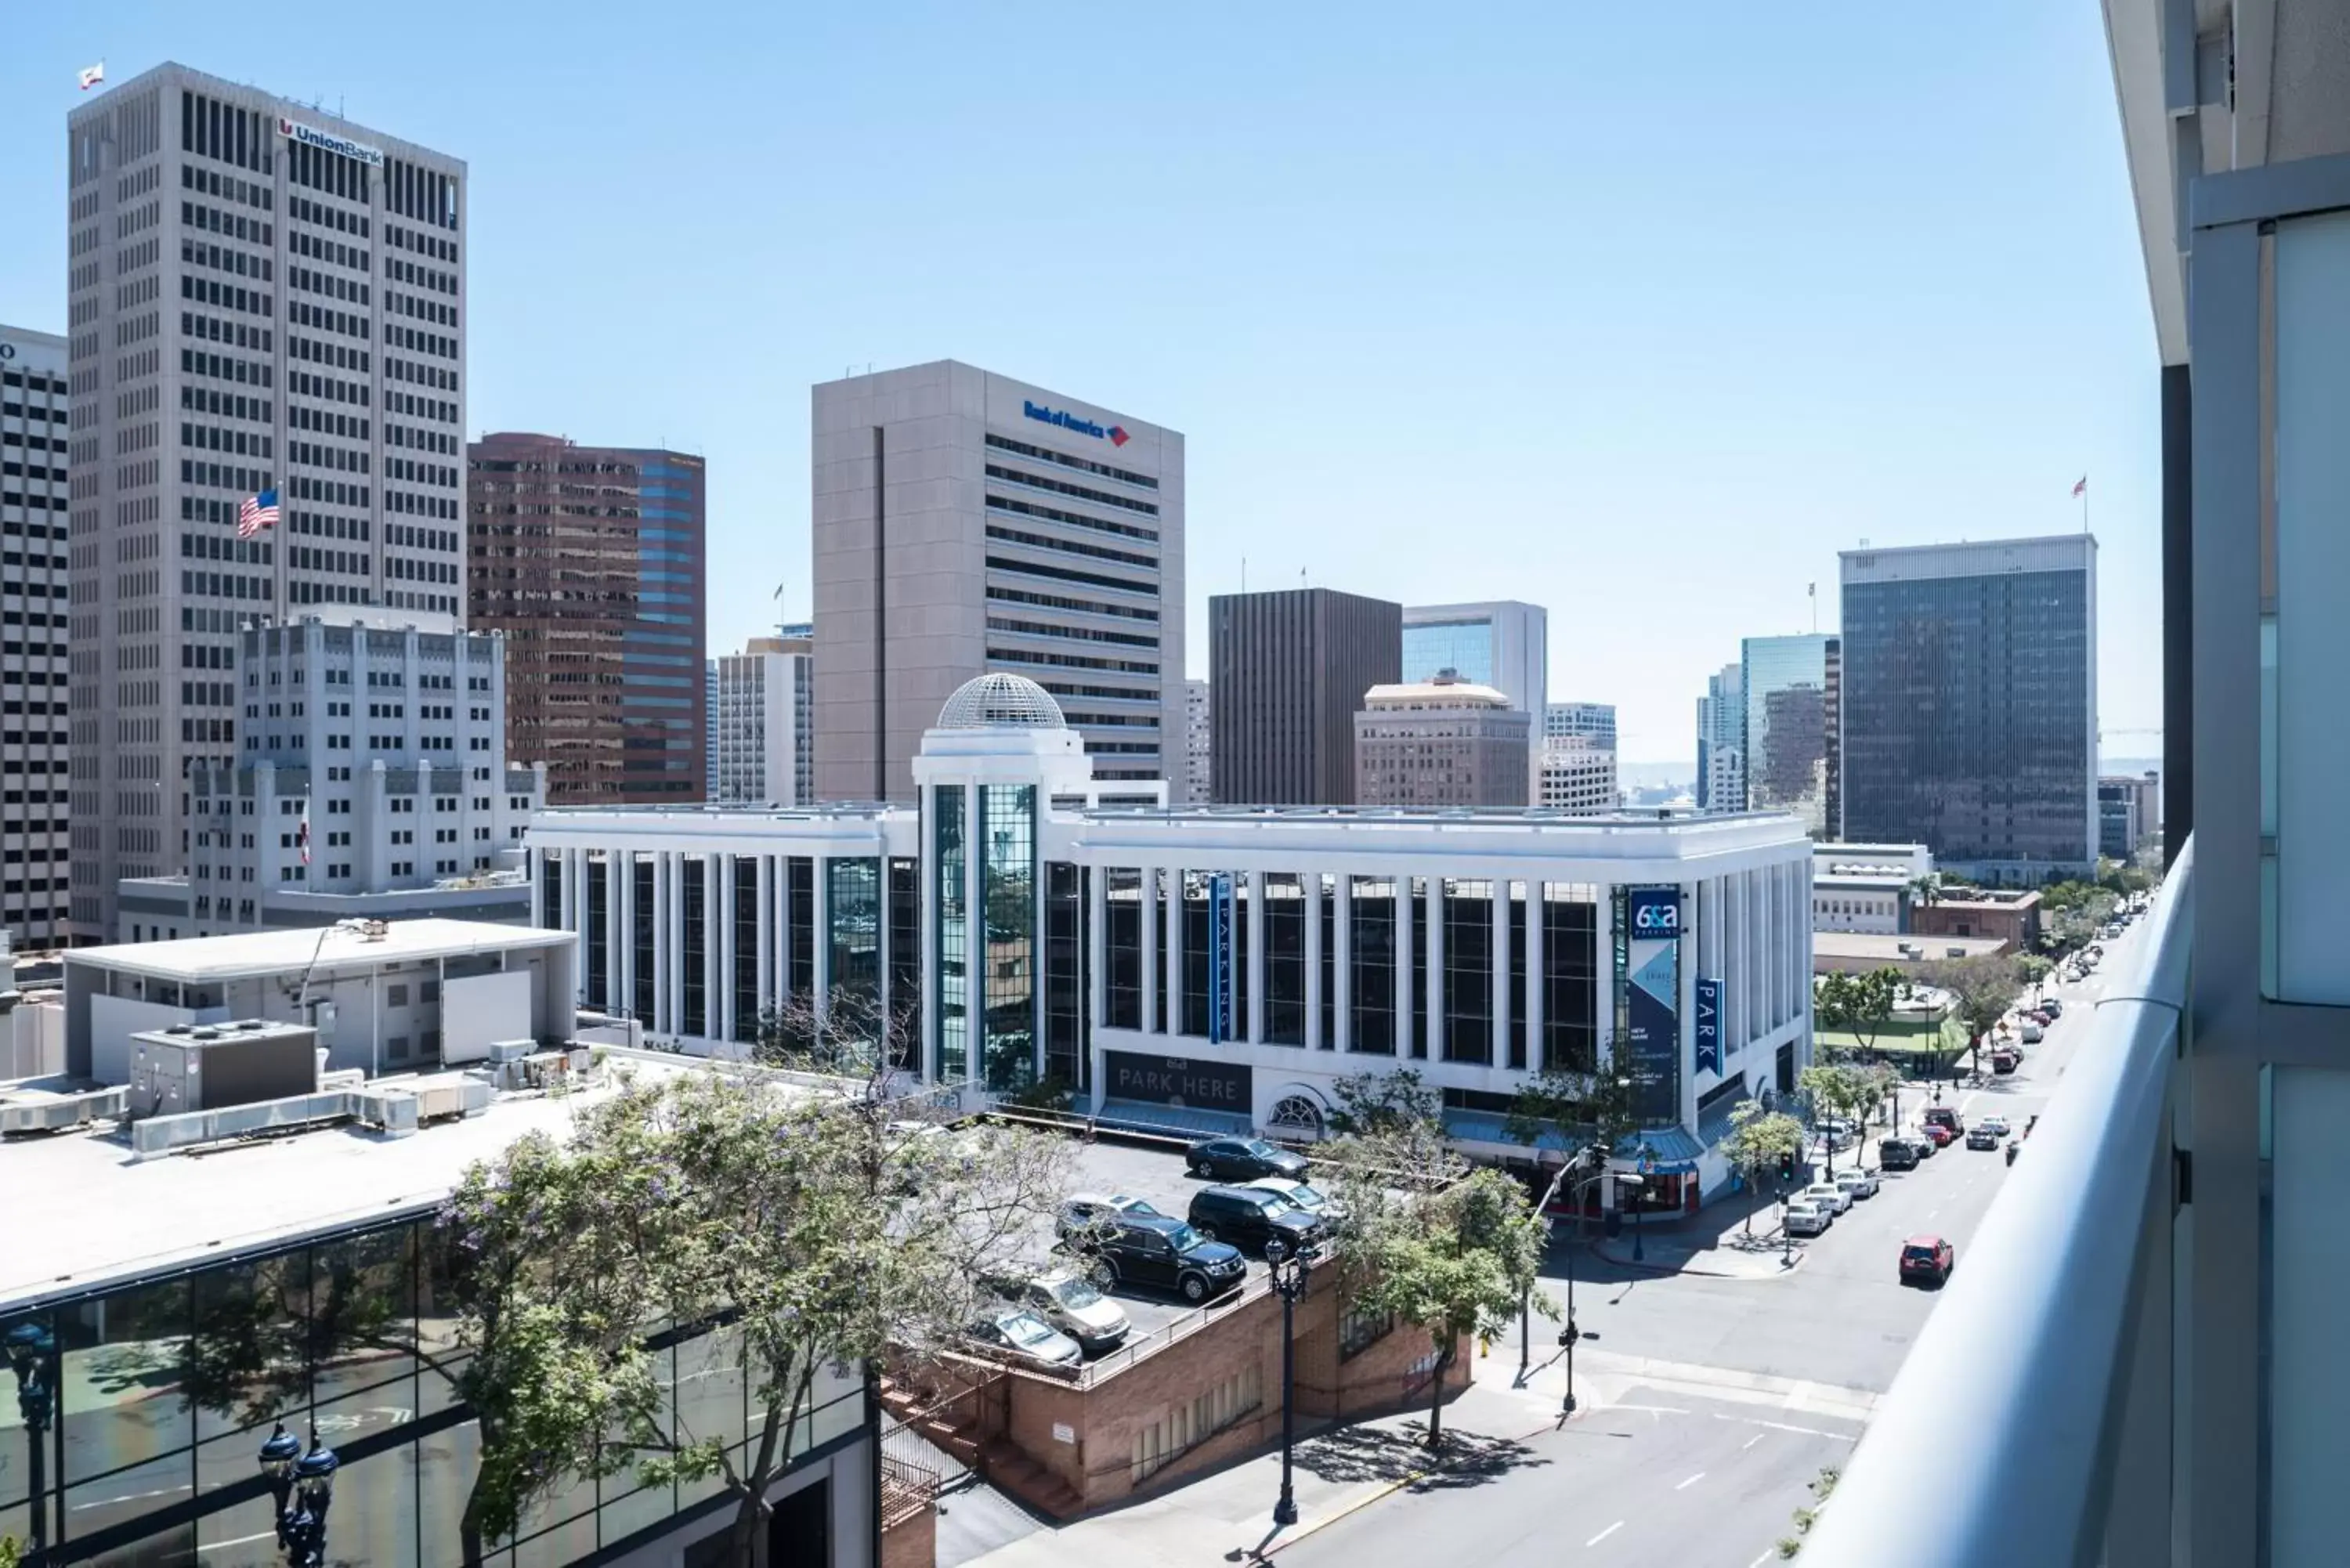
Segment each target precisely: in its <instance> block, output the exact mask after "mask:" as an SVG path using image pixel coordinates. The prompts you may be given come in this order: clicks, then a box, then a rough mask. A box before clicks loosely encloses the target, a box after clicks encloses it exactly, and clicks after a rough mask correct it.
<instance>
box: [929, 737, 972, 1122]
mask: <svg viewBox="0 0 2350 1568" xmlns="http://www.w3.org/2000/svg"><path fill="white" fill-rule="evenodd" d="M962 805H963V792H962V785H961V784H946V785H942V786H941V787H940V788H938V789H934V790H932V791H931V817H932V827H931V831H932V833H933V834H934V835H935V836H936V842H935V844H934V846H933V849H932V856H931V862H932V864H933V865H934V866H935V867H937V869H938V878H939V897H938V911H939V912H938V943H939V971H938V972H939V1034H938V1045H937V1054H936V1056H935V1057H934V1058H933V1059H932V1061H931V1076H933V1077H934V1078H936V1079H938V1080H939V1081H940V1082H941V1083H946V1084H959V1083H962V1081H963V1079H964V1078H965V1077H966V1076H968V1075H969V1057H968V1055H967V1052H968V1049H969V1046H970V1040H971V1036H970V1034H969V1033H968V1032H967V1029H968V1025H969V1023H970V1018H971V1005H970V1000H969V999H970V992H969V990H968V988H967V986H966V983H965V982H966V981H967V980H968V979H969V971H968V969H967V968H966V967H965V966H966V963H967V962H968V959H969V954H968V952H967V949H968V948H969V946H970V943H971V928H970V918H971V916H970V910H969V909H968V908H966V906H967V905H968V903H969V901H970V900H969V899H968V898H967V897H966V896H965V893H964V888H963V865H964V862H963V855H964V853H965V851H964V847H963V844H964V839H963V810H962Z"/></svg>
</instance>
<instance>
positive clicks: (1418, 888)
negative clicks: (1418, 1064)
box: [1411, 877, 1429, 1057]
mask: <svg viewBox="0 0 2350 1568" xmlns="http://www.w3.org/2000/svg"><path fill="white" fill-rule="evenodd" d="M1411 961H1412V962H1413V963H1415V964H1417V965H1418V966H1419V983H1418V984H1417V985H1415V986H1413V987H1412V1004H1411V1054H1413V1055H1415V1056H1419V1057H1425V1056H1427V1054H1428V996H1429V988H1428V878H1427V877H1413V878H1412V879H1411Z"/></svg>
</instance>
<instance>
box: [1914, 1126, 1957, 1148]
mask: <svg viewBox="0 0 2350 1568" xmlns="http://www.w3.org/2000/svg"><path fill="white" fill-rule="evenodd" d="M1958 1136H1959V1135H1958V1134H1956V1133H1954V1132H1952V1131H1951V1130H1950V1128H1949V1127H1944V1126H1943V1125H1942V1124H1941V1123H1939V1122H1928V1123H1927V1124H1926V1125H1925V1126H1924V1127H1919V1128H1918V1137H1924V1138H1931V1139H1932V1140H1933V1143H1934V1147H1936V1148H1948V1147H1950V1145H1951V1143H1952V1142H1954V1141H1955V1140H1956V1139H1957V1137H1958Z"/></svg>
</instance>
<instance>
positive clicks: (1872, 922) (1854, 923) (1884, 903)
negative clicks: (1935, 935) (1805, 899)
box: [1812, 844, 1934, 936]
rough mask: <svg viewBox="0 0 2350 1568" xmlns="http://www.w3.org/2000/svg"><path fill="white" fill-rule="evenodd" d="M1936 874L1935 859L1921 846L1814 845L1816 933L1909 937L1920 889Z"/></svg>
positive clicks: (1814, 916)
mask: <svg viewBox="0 0 2350 1568" xmlns="http://www.w3.org/2000/svg"><path fill="white" fill-rule="evenodd" d="M1933 874H1934V857H1933V853H1932V852H1931V851H1930V850H1929V849H1928V848H1927V847H1926V846H1924V845H1922V844H1815V845H1814V846H1812V929H1814V930H1815V931H1850V932H1858V933H1866V934H1869V935H1876V936H1897V935H1900V934H1902V933H1904V932H1907V931H1908V929H1909V909H1910V906H1911V904H1912V902H1913V901H1914V900H1915V898H1916V897H1917V885H1918V882H1920V881H1921V880H1923V879H1924V878H1926V877H1930V876H1932V875H1933Z"/></svg>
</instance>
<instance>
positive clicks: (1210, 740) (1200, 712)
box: [1169, 680, 1216, 805]
mask: <svg viewBox="0 0 2350 1568" xmlns="http://www.w3.org/2000/svg"><path fill="white" fill-rule="evenodd" d="M1209 710H1210V704H1209V701H1208V683H1207V682H1206V681H1204V680H1186V681H1184V682H1183V761H1184V766H1185V769H1186V772H1185V775H1184V785H1183V789H1182V791H1181V795H1180V798H1181V799H1183V800H1185V801H1188V802H1190V803H1191V804H1192V805H1207V804H1208V803H1209V802H1210V801H1211V800H1213V799H1215V798H1216V796H1215V767H1214V763H1213V758H1214V754H1215V753H1214V744H1215V742H1214V736H1213V733H1212V732H1211V729H1210V727H1209V720H1208V713H1209ZM1175 793H1176V792H1174V791H1171V790H1170V792H1169V794H1170V795H1171V794H1175Z"/></svg>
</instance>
